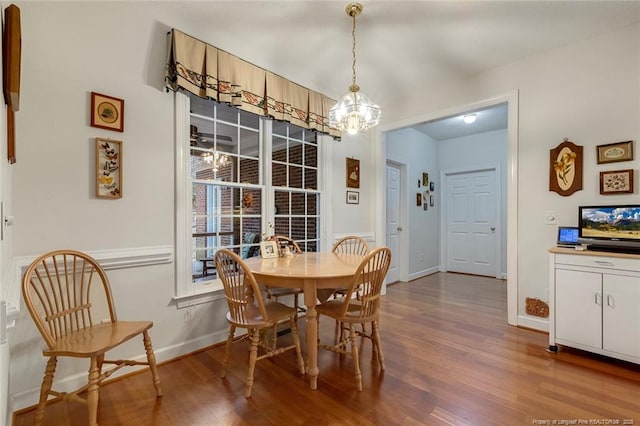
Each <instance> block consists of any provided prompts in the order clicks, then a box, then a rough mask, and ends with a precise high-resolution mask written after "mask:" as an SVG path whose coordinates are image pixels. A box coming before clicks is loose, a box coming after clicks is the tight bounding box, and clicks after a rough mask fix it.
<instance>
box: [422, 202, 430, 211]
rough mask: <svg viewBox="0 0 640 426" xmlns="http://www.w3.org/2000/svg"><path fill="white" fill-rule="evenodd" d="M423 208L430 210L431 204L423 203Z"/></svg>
mask: <svg viewBox="0 0 640 426" xmlns="http://www.w3.org/2000/svg"><path fill="white" fill-rule="evenodd" d="M422 208H423V209H424V210H425V211H427V210H429V204H427V203H424V204H423V205H422Z"/></svg>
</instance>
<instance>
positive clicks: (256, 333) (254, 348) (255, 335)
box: [244, 328, 260, 398]
mask: <svg viewBox="0 0 640 426" xmlns="http://www.w3.org/2000/svg"><path fill="white" fill-rule="evenodd" d="M250 333H251V352H249V372H248V373H247V389H246V391H245V393H244V396H245V398H251V389H252V388H253V372H254V370H255V368H256V360H257V359H258V342H259V341H260V330H258V329H257V328H254V329H253V330H250Z"/></svg>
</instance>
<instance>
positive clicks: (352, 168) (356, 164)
mask: <svg viewBox="0 0 640 426" xmlns="http://www.w3.org/2000/svg"><path fill="white" fill-rule="evenodd" d="M347 188H360V160H357V159H355V158H347Z"/></svg>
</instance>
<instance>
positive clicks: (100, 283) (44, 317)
mask: <svg viewBox="0 0 640 426" xmlns="http://www.w3.org/2000/svg"><path fill="white" fill-rule="evenodd" d="M94 284H95V285H94ZM100 291H102V292H104V294H103V295H102V294H100V293H99V292H100ZM22 295H23V297H24V302H25V305H26V306H27V309H28V310H29V313H30V314H31V317H32V318H33V321H34V322H35V324H36V327H38V330H39V331H40V334H42V337H43V338H44V340H45V342H46V343H47V345H48V346H49V348H51V347H53V346H54V344H55V341H56V339H58V338H60V337H63V336H65V335H67V334H69V333H72V332H75V331H78V330H81V329H83V328H86V327H89V326H92V325H93V324H94V322H95V323H99V322H100V321H102V320H103V319H104V317H105V315H107V314H108V315H109V318H110V320H111V322H115V321H116V320H117V318H116V312H115V307H114V305H113V299H112V295H111V287H110V285H109V280H108V279H107V275H106V274H105V272H104V270H103V269H102V268H101V267H100V265H98V262H96V260H95V259H93V258H92V257H90V256H89V255H87V254H85V253H82V252H79V251H75V250H56V251H52V252H49V253H45V254H43V255H42V256H39V257H38V258H37V259H35V260H34V261H33V262H31V264H30V265H29V266H28V267H27V269H26V270H25V272H24V274H23V276H22ZM98 301H100V302H104V303H105V304H104V305H103V304H100V306H99V307H98V306H94V303H96V304H97V303H98Z"/></svg>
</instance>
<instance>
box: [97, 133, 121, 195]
mask: <svg viewBox="0 0 640 426" xmlns="http://www.w3.org/2000/svg"><path fill="white" fill-rule="evenodd" d="M96 197H98V198H122V142H121V141H114V140H112V139H103V138H96Z"/></svg>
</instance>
